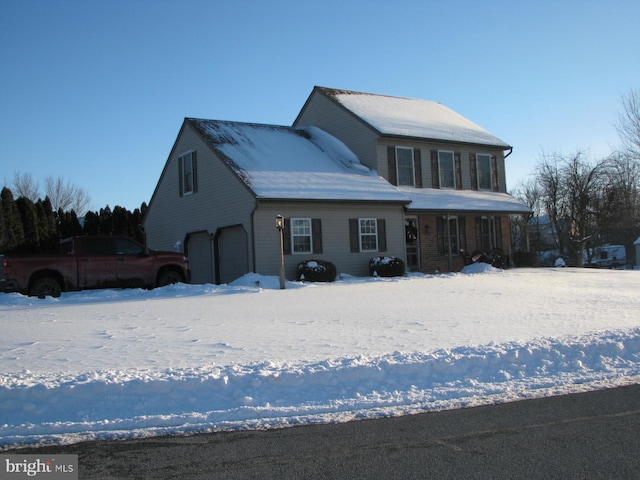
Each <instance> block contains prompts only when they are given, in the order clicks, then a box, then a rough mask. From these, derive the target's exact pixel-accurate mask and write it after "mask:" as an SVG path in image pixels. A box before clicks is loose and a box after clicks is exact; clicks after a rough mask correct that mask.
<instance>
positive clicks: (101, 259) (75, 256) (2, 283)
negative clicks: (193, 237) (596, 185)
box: [0, 236, 190, 298]
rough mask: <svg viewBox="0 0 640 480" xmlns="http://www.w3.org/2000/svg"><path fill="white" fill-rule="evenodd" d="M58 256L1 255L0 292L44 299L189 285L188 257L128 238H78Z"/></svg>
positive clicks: (64, 244) (64, 245)
mask: <svg viewBox="0 0 640 480" xmlns="http://www.w3.org/2000/svg"><path fill="white" fill-rule="evenodd" d="M60 252H61V253H59V254H42V255H39V254H38V255H0V263H1V264H2V270H1V271H0V291H4V292H21V293H25V294H28V295H32V296H37V297H39V298H44V297H46V296H47V295H50V296H52V297H58V296H60V293H61V292H64V291H69V290H83V289H90V288H114V287H115V288H123V287H141V288H154V287H160V286H164V285H168V284H171V283H178V282H188V281H189V277H190V271H189V263H188V261H187V257H185V256H184V255H183V254H181V253H175V252H157V251H154V250H150V249H148V248H147V247H145V246H144V245H141V244H140V243H138V242H136V241H135V240H132V239H130V238H124V237H100V236H86V237H73V238H68V239H65V240H62V241H61V242H60Z"/></svg>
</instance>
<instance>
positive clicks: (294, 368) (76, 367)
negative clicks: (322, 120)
mask: <svg viewBox="0 0 640 480" xmlns="http://www.w3.org/2000/svg"><path fill="white" fill-rule="evenodd" d="M639 311H640V272H638V271H609V270H590V269H567V268H564V269H561V268H558V269H514V270H508V271H504V272H503V271H498V270H493V269H491V268H480V269H479V270H478V269H477V270H475V271H474V270H471V271H470V272H467V273H458V274H443V275H433V276H428V275H410V276H408V277H404V278H395V279H373V278H353V277H346V276H343V278H341V279H340V280H339V281H337V282H335V283H332V284H301V283H294V282H289V283H287V289H286V290H279V289H278V279H277V278H274V277H261V276H257V275H247V276H245V277H242V278H241V279H239V280H238V281H236V282H234V283H233V284H231V285H222V286H214V285H174V286H169V287H165V288H161V289H157V290H153V291H144V290H102V291H93V292H76V293H68V294H63V295H62V297H60V298H59V299H50V298H49V299H46V300H37V299H33V298H29V297H24V296H21V295H18V294H0V332H1V333H0V372H1V375H2V377H1V379H0V449H6V448H10V447H12V446H16V445H17V444H31V445H35V444H42V443H47V442H55V443H70V442H77V441H81V440H87V439H93V438H126V437H141V436H150V435H160V434H168V433H182V432H196V431H213V430H226V429H242V428H271V427H282V426H289V425H299V424H304V423H311V422H340V421H348V420H352V419H357V418H370V417H376V416H383V415H402V414H410V413H417V412H423V411H426V410H432V409H446V408H456V407H462V406H470V405H479V404H486V403H495V402H504V401H511V400H515V399H521V398H531V397H539V396H547V395H555V394H560V393H566V392H574V391H584V390H589V389H594V388H605V387H610V386H616V385H626V384H630V383H637V382H638V381H640V314H639Z"/></svg>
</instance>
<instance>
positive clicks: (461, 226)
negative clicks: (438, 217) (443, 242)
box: [453, 217, 467, 253]
mask: <svg viewBox="0 0 640 480" xmlns="http://www.w3.org/2000/svg"><path fill="white" fill-rule="evenodd" d="M458 235H459V238H460V247H459V248H461V249H463V250H466V249H467V228H466V218H465V217H458ZM453 253H458V252H453Z"/></svg>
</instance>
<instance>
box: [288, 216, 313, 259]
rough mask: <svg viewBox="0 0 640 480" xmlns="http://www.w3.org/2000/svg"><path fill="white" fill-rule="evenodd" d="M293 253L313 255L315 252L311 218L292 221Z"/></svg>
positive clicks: (293, 219)
mask: <svg viewBox="0 0 640 480" xmlns="http://www.w3.org/2000/svg"><path fill="white" fill-rule="evenodd" d="M291 245H292V247H293V248H292V253H311V252H312V251H313V236H312V230H311V219H310V218H292V219H291Z"/></svg>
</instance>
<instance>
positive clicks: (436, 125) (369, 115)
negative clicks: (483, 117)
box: [314, 87, 511, 150]
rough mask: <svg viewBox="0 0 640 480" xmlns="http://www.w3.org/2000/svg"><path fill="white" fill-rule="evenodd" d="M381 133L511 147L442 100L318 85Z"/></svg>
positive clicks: (334, 99)
mask: <svg viewBox="0 0 640 480" xmlns="http://www.w3.org/2000/svg"><path fill="white" fill-rule="evenodd" d="M315 90H317V91H319V92H321V93H323V94H324V95H326V96H328V97H329V98H331V99H332V100H333V101H334V102H336V103H338V104H339V105H341V106H342V107H343V108H345V109H346V110H348V111H349V112H351V113H352V114H353V115H355V116H356V117H358V118H359V119H360V120H362V121H363V122H365V123H366V124H368V125H370V126H371V127H372V128H373V129H375V130H376V131H377V132H378V133H379V134H380V135H390V136H401V137H414V138H420V139H427V140H439V141H446V142H458V143H468V144H476V145H487V146H493V147H500V148H502V149H505V150H506V149H508V148H511V147H510V146H509V144H507V143H505V142H503V141H502V140H500V139H499V138H497V137H495V136H493V135H492V134H491V133H489V132H488V131H486V130H485V129H483V128H482V127H480V126H478V125H476V124H475V123H473V122H472V121H470V120H468V119H467V118H465V117H463V116H462V115H460V114H458V113H456V112H454V111H453V110H451V109H450V108H448V107H446V106H444V105H443V104H441V103H438V102H433V101H429V100H419V99H413V98H404V97H391V96H388V95H376V94H371V93H362V92H354V91H350V90H338V89H332V88H325V87H315V89H314V91H315Z"/></svg>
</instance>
